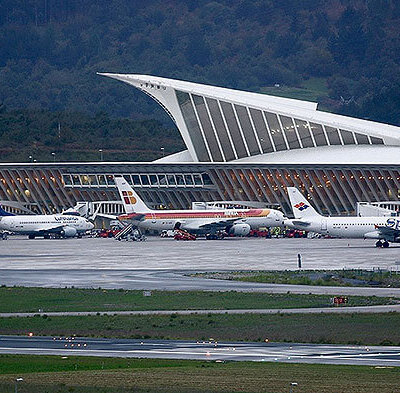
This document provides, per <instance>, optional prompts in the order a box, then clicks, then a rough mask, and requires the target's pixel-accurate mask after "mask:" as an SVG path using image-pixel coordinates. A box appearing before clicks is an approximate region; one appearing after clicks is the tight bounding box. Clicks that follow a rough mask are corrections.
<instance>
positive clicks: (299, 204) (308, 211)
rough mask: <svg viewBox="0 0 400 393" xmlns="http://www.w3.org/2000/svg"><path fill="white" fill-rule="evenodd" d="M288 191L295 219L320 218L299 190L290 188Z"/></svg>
mask: <svg viewBox="0 0 400 393" xmlns="http://www.w3.org/2000/svg"><path fill="white" fill-rule="evenodd" d="M287 190H288V194H289V199H290V204H291V205H292V210H293V214H294V217H295V218H302V219H304V218H310V217H318V216H320V215H319V214H318V213H317V211H316V210H315V209H314V208H313V207H312V206H311V205H310V202H308V201H307V199H306V198H305V197H304V196H303V195H302V194H301V192H300V191H299V190H298V189H297V188H295V187H288V189H287Z"/></svg>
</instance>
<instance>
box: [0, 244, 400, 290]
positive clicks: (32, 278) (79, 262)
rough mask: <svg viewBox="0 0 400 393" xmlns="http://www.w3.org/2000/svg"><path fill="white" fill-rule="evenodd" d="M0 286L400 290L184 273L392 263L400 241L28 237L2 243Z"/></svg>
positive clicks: (399, 254) (389, 265)
mask: <svg viewBox="0 0 400 393" xmlns="http://www.w3.org/2000/svg"><path fill="white" fill-rule="evenodd" d="M0 248H1V251H2V252H1V253H0V285H8V286H12V285H21V286H42V287H66V286H68V287H70V286H75V287H86V288H98V287H101V288H124V289H153V290H214V291H215V290H217V291H230V290H235V291H246V292H249V291H261V292H271V293H286V292H288V291H290V292H292V293H315V294H342V295H348V296H351V295H369V296H371V295H376V296H398V297H400V289H399V288H350V287H341V288H335V287H315V286H293V285H277V284H256V283H246V282H239V281H224V280H210V279H202V278H195V277H189V276H187V274H190V273H193V272H198V271H202V272H204V271H228V270H282V269H288V270H294V269H297V254H298V253H300V254H301V255H302V260H303V268H304V269H342V268H365V269H371V268H378V267H379V268H382V269H396V268H398V265H395V263H396V262H399V261H400V247H399V246H397V247H396V246H394V247H391V248H389V249H377V248H375V247H374V243H373V242H371V241H364V240H360V239H356V240H345V239H261V238H258V239H257V238H243V239H239V238H234V239H226V240H222V241H206V240H197V241H195V242H177V241H174V240H173V239H162V238H158V237H154V238H149V240H148V241H146V242H118V241H116V240H114V239H94V238H85V239H62V240H44V239H35V240H27V239H26V238H22V237H11V238H10V240H7V241H1V242H0Z"/></svg>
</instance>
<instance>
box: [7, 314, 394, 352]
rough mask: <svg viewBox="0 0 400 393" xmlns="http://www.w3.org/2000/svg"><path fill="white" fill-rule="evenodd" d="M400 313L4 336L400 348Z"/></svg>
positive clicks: (108, 324)
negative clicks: (278, 342) (252, 342)
mask: <svg viewBox="0 0 400 393" xmlns="http://www.w3.org/2000/svg"><path fill="white" fill-rule="evenodd" d="M399 326H400V314H399V313H384V314H274V315H265V314H245V315H243V314H242V315H240V314H232V315H231V314H220V315H215V314H205V315H200V314H191V315H176V314H172V315H170V316H169V315H151V316H148V315H147V316H142V315H138V316H125V315H124V316H121V315H112V314H109V315H98V316H79V317H70V316H65V317H39V316H37V317H26V318H0V334H28V333H29V332H33V333H34V334H35V335H50V336H62V335H65V336H70V335H73V334H76V335H77V336H88V337H119V338H155V339H157V338H158V339H191V340H205V339H208V338H209V337H212V338H214V339H216V340H218V341H222V340H231V341H236V340H239V341H263V340H265V339H266V338H268V339H269V340H270V341H281V342H282V341H286V342H306V343H337V344H360V345H364V344H365V345H400V329H399Z"/></svg>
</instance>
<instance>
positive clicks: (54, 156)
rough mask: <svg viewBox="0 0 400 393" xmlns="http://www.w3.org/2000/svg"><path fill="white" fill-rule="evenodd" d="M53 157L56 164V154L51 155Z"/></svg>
mask: <svg viewBox="0 0 400 393" xmlns="http://www.w3.org/2000/svg"><path fill="white" fill-rule="evenodd" d="M51 155H52V156H53V162H56V153H54V152H53V153H51Z"/></svg>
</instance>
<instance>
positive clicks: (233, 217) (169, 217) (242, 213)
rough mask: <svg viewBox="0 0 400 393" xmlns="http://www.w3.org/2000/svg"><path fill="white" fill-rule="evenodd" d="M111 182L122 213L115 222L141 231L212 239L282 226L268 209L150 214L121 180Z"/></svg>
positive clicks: (275, 213) (277, 214)
mask: <svg viewBox="0 0 400 393" xmlns="http://www.w3.org/2000/svg"><path fill="white" fill-rule="evenodd" d="M114 180H115V184H116V186H117V188H118V191H119V193H120V196H121V199H122V201H123V203H124V206H125V211H126V214H123V215H121V216H119V217H118V219H119V220H120V221H123V222H124V221H125V222H126V221H128V222H131V223H133V224H135V225H137V226H138V228H139V229H142V230H147V229H150V230H157V231H163V230H172V229H183V230H185V231H187V232H190V233H195V234H203V235H206V238H207V239H216V238H218V234H221V233H222V232H226V233H229V234H234V235H236V236H246V235H248V234H249V233H250V230H251V229H256V228H260V227H275V226H281V225H283V222H284V215H283V213H282V212H280V211H278V210H272V209H226V210H167V211H162V210H151V209H149V208H148V207H147V206H146V204H145V203H144V202H143V201H142V200H141V199H140V197H139V196H138V195H137V193H136V192H135V191H134V190H133V189H132V187H131V186H130V185H129V184H128V182H127V181H126V180H125V179H124V178H123V177H116V178H115V179H114Z"/></svg>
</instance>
